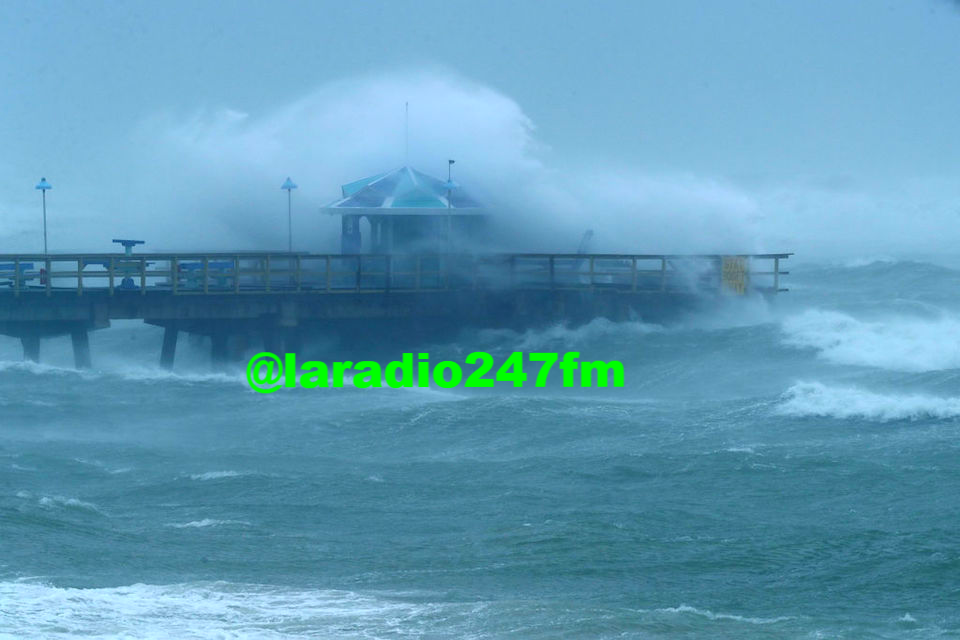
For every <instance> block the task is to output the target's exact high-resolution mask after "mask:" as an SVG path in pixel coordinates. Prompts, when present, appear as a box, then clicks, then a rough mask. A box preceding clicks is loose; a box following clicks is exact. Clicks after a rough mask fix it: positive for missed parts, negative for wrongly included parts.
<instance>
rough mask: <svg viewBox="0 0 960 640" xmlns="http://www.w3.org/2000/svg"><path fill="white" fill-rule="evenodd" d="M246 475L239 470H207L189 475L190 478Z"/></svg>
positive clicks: (213, 478) (208, 478) (216, 478)
mask: <svg viewBox="0 0 960 640" xmlns="http://www.w3.org/2000/svg"><path fill="white" fill-rule="evenodd" d="M243 475H247V474H245V473H240V472H239V471H207V472H206V473H194V474H191V475H190V479H191V480H219V479H221V478H238V477H240V476H243Z"/></svg>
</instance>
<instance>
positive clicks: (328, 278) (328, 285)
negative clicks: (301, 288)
mask: <svg viewBox="0 0 960 640" xmlns="http://www.w3.org/2000/svg"><path fill="white" fill-rule="evenodd" d="M327 291H330V256H329V255H328V256H327Z"/></svg>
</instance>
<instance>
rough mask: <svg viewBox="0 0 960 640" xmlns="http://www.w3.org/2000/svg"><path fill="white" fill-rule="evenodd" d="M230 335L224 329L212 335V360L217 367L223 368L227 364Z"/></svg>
mask: <svg viewBox="0 0 960 640" xmlns="http://www.w3.org/2000/svg"><path fill="white" fill-rule="evenodd" d="M229 338H230V335H229V334H228V333H226V332H223V331H218V332H216V333H214V334H213V335H211V336H210V341H211V343H212V344H211V347H210V362H211V363H212V364H213V367H214V368H215V369H222V368H224V367H225V366H226V364H227V357H228V353H227V345H228V342H229Z"/></svg>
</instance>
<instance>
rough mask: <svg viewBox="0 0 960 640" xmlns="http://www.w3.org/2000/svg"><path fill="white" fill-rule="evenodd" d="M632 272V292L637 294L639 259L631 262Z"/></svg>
mask: <svg viewBox="0 0 960 640" xmlns="http://www.w3.org/2000/svg"><path fill="white" fill-rule="evenodd" d="M630 271H631V277H630V279H631V285H630V290H631V291H633V292H636V290H637V258H636V257H634V258H632V259H631V260H630Z"/></svg>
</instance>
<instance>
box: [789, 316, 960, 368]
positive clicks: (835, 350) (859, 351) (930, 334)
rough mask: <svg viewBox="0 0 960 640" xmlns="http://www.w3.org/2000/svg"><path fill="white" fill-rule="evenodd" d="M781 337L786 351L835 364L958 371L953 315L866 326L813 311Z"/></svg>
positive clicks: (959, 333) (959, 350)
mask: <svg viewBox="0 0 960 640" xmlns="http://www.w3.org/2000/svg"><path fill="white" fill-rule="evenodd" d="M782 331H783V334H784V338H783V341H784V343H785V344H786V345H788V346H792V347H798V348H809V349H815V350H816V351H817V352H818V355H819V357H821V358H823V359H825V360H827V361H829V362H832V363H834V364H845V365H857V366H865V367H875V368H879V369H887V370H890V371H906V372H922V371H941V370H944V369H957V368H960V318H956V317H953V316H949V315H943V316H940V317H938V318H934V319H929V318H926V319H925V318H917V317H906V316H892V317H888V318H884V319H879V320H871V321H866V320H859V319H857V318H854V317H853V316H850V315H847V314H845V313H839V312H837V311H821V310H813V309H812V310H808V311H805V312H804V313H802V314H800V315H798V316H793V317H791V318H788V319H787V320H785V321H784V322H783V324H782Z"/></svg>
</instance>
